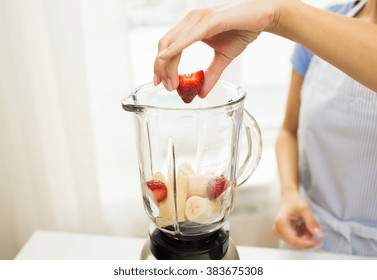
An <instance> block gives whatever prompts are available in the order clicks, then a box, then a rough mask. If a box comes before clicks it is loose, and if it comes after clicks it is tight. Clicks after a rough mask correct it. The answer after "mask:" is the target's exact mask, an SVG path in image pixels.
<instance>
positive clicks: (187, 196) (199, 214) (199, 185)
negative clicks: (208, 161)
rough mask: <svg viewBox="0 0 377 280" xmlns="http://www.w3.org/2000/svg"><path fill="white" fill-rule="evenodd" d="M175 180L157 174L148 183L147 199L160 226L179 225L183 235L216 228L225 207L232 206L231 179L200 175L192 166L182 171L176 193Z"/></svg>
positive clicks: (181, 168)
mask: <svg viewBox="0 0 377 280" xmlns="http://www.w3.org/2000/svg"><path fill="white" fill-rule="evenodd" d="M173 179H174V178H166V177H165V176H164V174H163V173H161V172H156V173H154V174H153V176H152V178H151V180H149V181H147V182H146V186H147V187H146V196H147V199H148V200H149V201H151V204H152V205H151V208H152V209H151V211H152V212H153V215H152V216H154V219H155V223H156V225H157V226H158V227H159V228H162V229H167V230H171V229H172V228H173V226H174V225H175V224H179V229H180V232H181V233H183V234H185V233H186V234H196V233H197V234H200V233H202V231H206V230H211V229H212V228H213V229H215V227H216V224H217V223H220V222H221V220H222V219H223V218H224V209H223V208H224V207H223V205H225V203H226V205H229V204H230V203H229V201H227V199H228V198H229V197H231V196H229V195H227V193H228V192H229V191H231V190H230V189H231V188H229V187H230V183H229V180H228V179H227V178H225V176H223V175H216V176H208V175H198V174H196V173H195V172H194V170H193V169H192V167H191V165H190V164H188V163H184V164H181V165H180V166H179V168H178V172H177V174H176V180H175V182H176V188H175V192H174V180H173Z"/></svg>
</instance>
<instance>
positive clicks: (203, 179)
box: [187, 174, 211, 197]
mask: <svg viewBox="0 0 377 280" xmlns="http://www.w3.org/2000/svg"><path fill="white" fill-rule="evenodd" d="M210 179H211V177H209V176H199V175H195V174H191V175H189V187H188V193H187V195H188V196H189V197H190V196H193V195H196V196H201V197H208V192H207V184H208V182H209V180H210Z"/></svg>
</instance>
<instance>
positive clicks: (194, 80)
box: [177, 70, 204, 103]
mask: <svg viewBox="0 0 377 280" xmlns="http://www.w3.org/2000/svg"><path fill="white" fill-rule="evenodd" d="M203 83H204V72H203V70H200V71H198V72H195V73H190V74H184V75H179V86H178V88H177V92H178V94H179V96H180V97H181V98H182V100H183V102H185V103H190V102H191V101H192V100H193V99H194V98H195V96H197V95H198V93H199V92H200V90H201V89H202V87H203Z"/></svg>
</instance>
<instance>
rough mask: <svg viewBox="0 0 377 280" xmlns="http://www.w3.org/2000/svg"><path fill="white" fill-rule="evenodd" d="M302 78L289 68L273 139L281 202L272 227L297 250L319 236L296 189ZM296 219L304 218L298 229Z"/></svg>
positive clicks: (315, 244) (314, 245)
mask: <svg viewBox="0 0 377 280" xmlns="http://www.w3.org/2000/svg"><path fill="white" fill-rule="evenodd" d="M303 80H304V79H303V77H302V76H300V75H299V74H298V73H297V72H296V71H295V70H293V71H292V77H291V84H290V88H289V93H288V101H287V106H286V111H285V112H286V113H285V118H284V122H283V125H282V127H281V130H280V133H279V135H278V138H277V141H276V157H277V163H278V169H279V178H280V185H281V202H280V208H279V211H278V213H277V215H276V218H275V221H274V224H273V227H272V230H273V233H274V234H275V235H276V236H277V237H278V238H281V239H283V240H284V241H285V242H286V243H287V244H289V245H290V246H292V247H294V248H300V249H303V248H311V247H316V246H319V245H320V242H319V241H316V240H313V239H312V237H313V236H317V237H320V236H322V232H321V231H320V229H319V225H318V222H317V221H316V219H315V217H314V215H313V213H312V210H311V209H310V207H309V205H308V204H307V202H306V201H305V200H304V199H303V197H302V196H301V195H300V192H299V179H298V176H299V175H298V145H297V128H298V119H299V111H300V92H301V86H302V84H303ZM297 220H303V221H304V223H303V224H301V225H300V228H299V229H298V228H297V227H296V226H295V221H297Z"/></svg>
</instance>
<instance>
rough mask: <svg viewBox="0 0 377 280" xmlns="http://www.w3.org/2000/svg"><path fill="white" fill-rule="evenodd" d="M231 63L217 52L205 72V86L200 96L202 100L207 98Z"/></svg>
mask: <svg viewBox="0 0 377 280" xmlns="http://www.w3.org/2000/svg"><path fill="white" fill-rule="evenodd" d="M231 61H232V60H231V59H230V58H228V57H226V56H224V55H223V54H221V53H218V52H216V51H215V55H214V58H213V60H212V62H211V64H210V65H209V67H208V68H207V70H206V71H205V76H204V77H205V79H204V85H203V87H202V90H201V91H200V92H199V94H198V96H199V97H200V98H205V97H206V96H207V95H208V93H209V92H210V91H211V89H212V88H213V87H214V86H215V84H216V83H217V81H218V80H219V79H220V76H221V74H222V73H223V71H224V69H225V68H226V67H227V66H228V65H229V63H230V62H231Z"/></svg>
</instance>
